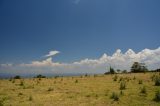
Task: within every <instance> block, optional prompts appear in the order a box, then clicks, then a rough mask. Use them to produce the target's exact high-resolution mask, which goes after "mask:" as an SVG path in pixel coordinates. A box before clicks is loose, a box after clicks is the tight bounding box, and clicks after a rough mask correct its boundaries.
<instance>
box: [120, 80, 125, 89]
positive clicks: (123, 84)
mask: <svg viewBox="0 0 160 106" xmlns="http://www.w3.org/2000/svg"><path fill="white" fill-rule="evenodd" d="M124 89H126V82H124V81H122V82H121V83H120V90H124Z"/></svg>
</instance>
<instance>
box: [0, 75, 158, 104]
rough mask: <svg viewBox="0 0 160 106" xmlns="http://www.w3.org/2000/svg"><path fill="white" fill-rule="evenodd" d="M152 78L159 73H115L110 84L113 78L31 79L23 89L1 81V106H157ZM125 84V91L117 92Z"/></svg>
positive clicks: (25, 83) (111, 76) (97, 76)
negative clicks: (115, 79) (116, 77)
mask: <svg viewBox="0 0 160 106" xmlns="http://www.w3.org/2000/svg"><path fill="white" fill-rule="evenodd" d="M153 75H156V76H159V73H146V74H143V73H130V74H117V76H118V79H117V81H113V77H114V76H115V75H96V77H94V76H89V75H87V76H83V77H80V76H74V77H73V79H72V77H63V81H61V79H62V77H56V78H41V80H39V79H38V78H30V79H23V84H22V85H23V86H25V89H23V86H19V84H21V81H22V79H14V83H13V82H12V81H13V79H12V81H9V80H8V79H1V80H0V106H1V105H4V106H10V105H12V106H30V105H31V106H43V105H44V106H48V105H49V106H50V105H52V106H75V105H76V106H128V105H130V106H148V105H150V106H159V105H160V104H159V101H160V96H159V95H160V92H158V90H159V89H160V88H159V86H155V80H153V81H152V78H151V77H152V76H153ZM134 77H135V79H133V78H134ZM154 79H155V78H154ZM76 80H77V81H76ZM139 80H142V81H143V83H142V84H139V83H138V82H139ZM37 82H38V84H37ZM124 82H125V90H124V89H123V90H120V86H121V83H124ZM75 83H76V84H75ZM122 85H123V84H122ZM123 86H124V85H123ZM143 86H145V89H146V93H147V95H145V96H143V95H144V94H145V93H144V94H143V93H141V90H142V89H143ZM53 88H54V89H53ZM122 88H123V87H122ZM140 88H141V89H140ZM142 91H143V90H142ZM144 91H145V90H144ZM156 91H157V92H156ZM113 92H115V94H113ZM113 95H114V98H113V99H111V96H113Z"/></svg>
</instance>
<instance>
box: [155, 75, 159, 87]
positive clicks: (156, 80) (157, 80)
mask: <svg viewBox="0 0 160 106" xmlns="http://www.w3.org/2000/svg"><path fill="white" fill-rule="evenodd" d="M155 86H160V77H158V76H157V77H156V78H155Z"/></svg>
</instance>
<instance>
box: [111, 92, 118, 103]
mask: <svg viewBox="0 0 160 106" xmlns="http://www.w3.org/2000/svg"><path fill="white" fill-rule="evenodd" d="M110 98H111V99H113V100H114V101H118V100H119V96H118V94H117V93H115V92H112V95H111V97H110Z"/></svg>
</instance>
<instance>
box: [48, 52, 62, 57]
mask: <svg viewBox="0 0 160 106" xmlns="http://www.w3.org/2000/svg"><path fill="white" fill-rule="evenodd" d="M59 53H60V52H59V51H56V50H55V51H50V52H49V54H47V55H45V57H51V56H54V55H56V54H59Z"/></svg>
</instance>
